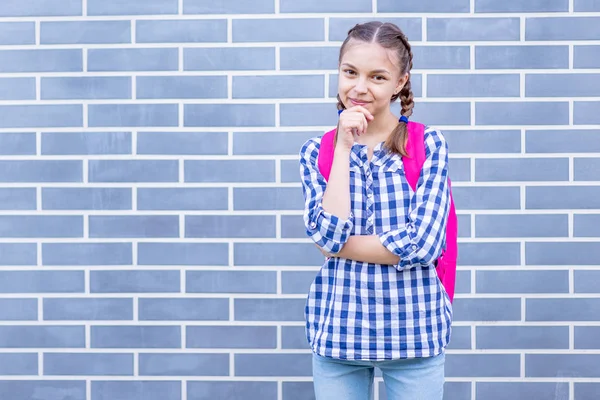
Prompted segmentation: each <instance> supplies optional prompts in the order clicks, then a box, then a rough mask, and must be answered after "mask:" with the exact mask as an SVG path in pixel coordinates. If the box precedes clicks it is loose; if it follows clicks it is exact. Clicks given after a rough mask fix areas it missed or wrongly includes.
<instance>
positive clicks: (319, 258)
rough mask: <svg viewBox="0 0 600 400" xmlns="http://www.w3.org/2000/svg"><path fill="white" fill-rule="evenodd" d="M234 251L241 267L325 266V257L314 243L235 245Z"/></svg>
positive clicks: (237, 263) (235, 262)
mask: <svg viewBox="0 0 600 400" xmlns="http://www.w3.org/2000/svg"><path fill="white" fill-rule="evenodd" d="M267 248H268V249H269V250H267ZM233 249H234V264H235V265H236V266H240V267H241V266H284V265H285V266H314V267H316V266H318V265H322V264H323V255H322V254H321V253H320V252H319V251H318V250H317V249H316V248H315V245H314V244H312V243H235V244H234V248H233Z"/></svg>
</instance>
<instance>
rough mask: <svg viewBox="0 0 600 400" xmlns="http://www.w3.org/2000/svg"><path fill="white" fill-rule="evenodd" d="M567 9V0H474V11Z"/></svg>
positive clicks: (546, 10)
mask: <svg viewBox="0 0 600 400" xmlns="http://www.w3.org/2000/svg"><path fill="white" fill-rule="evenodd" d="M559 11H565V12H566V11H569V1H568V0H546V1H519V0H508V1H506V2H504V3H502V4H500V3H498V2H495V1H494V0H475V12H481V13H497V12H499V13H504V12H559Z"/></svg>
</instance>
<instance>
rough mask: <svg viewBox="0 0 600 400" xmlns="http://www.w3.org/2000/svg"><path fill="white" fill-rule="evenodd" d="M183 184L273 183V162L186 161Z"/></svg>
mask: <svg viewBox="0 0 600 400" xmlns="http://www.w3.org/2000/svg"><path fill="white" fill-rule="evenodd" d="M184 177H185V182H202V183H220V182H275V162H274V161H273V160H186V161H185V163H184Z"/></svg>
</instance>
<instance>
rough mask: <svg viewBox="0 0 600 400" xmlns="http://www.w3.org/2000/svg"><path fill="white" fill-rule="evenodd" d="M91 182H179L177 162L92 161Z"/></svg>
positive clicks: (90, 163)
mask: <svg viewBox="0 0 600 400" xmlns="http://www.w3.org/2000/svg"><path fill="white" fill-rule="evenodd" d="M89 181H90V182H178V181H179V165H178V162H177V161H176V160H90V161H89Z"/></svg>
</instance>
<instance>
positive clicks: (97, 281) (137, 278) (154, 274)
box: [90, 270, 180, 293]
mask: <svg viewBox="0 0 600 400" xmlns="http://www.w3.org/2000/svg"><path fill="white" fill-rule="evenodd" d="M179 286H180V279H179V271H157V270H146V271H144V270H132V271H91V273H90V290H91V292H92V293H179V291H180V288H179Z"/></svg>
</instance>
